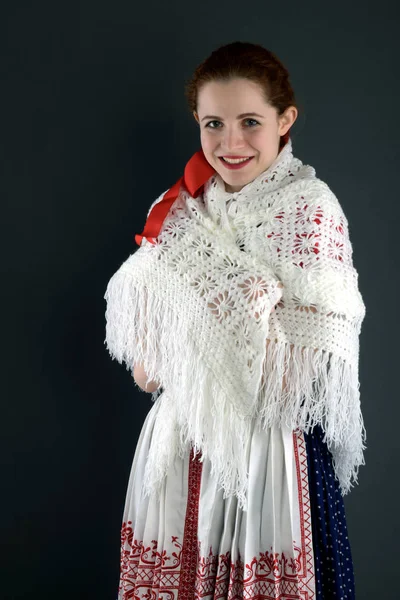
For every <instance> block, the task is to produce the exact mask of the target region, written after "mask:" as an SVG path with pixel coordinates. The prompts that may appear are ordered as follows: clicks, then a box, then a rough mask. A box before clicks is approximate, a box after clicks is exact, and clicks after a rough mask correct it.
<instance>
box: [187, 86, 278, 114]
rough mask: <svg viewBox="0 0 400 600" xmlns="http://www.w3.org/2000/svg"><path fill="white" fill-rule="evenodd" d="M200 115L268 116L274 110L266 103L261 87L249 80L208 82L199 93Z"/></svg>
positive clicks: (198, 105) (198, 106)
mask: <svg viewBox="0 0 400 600" xmlns="http://www.w3.org/2000/svg"><path fill="white" fill-rule="evenodd" d="M197 108H198V113H199V115H200V113H202V114H206V113H207V114H208V113H209V112H212V113H213V114H218V115H220V116H223V115H225V116H226V117H230V116H232V117H235V116H236V115H238V114H239V113H243V112H260V111H263V113H262V114H267V113H268V111H270V110H273V108H272V107H271V106H270V105H269V104H268V103H267V102H266V100H265V98H264V95H263V90H262V88H261V86H260V85H259V84H258V83H256V82H255V81H249V80H248V79H232V80H229V81H208V82H207V83H206V84H204V85H203V86H202V87H201V88H200V90H199V93H198V98H197Z"/></svg>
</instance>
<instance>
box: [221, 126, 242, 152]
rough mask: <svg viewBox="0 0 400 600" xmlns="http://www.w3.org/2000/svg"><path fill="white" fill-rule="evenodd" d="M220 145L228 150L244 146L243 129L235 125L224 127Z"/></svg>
mask: <svg viewBox="0 0 400 600" xmlns="http://www.w3.org/2000/svg"><path fill="white" fill-rule="evenodd" d="M221 146H222V147H223V148H224V149H225V151H226V152H227V153H228V152H231V151H232V152H234V151H235V150H238V149H240V148H243V147H244V138H243V131H241V130H240V129H239V128H237V127H225V131H224V133H223V139H222V142H221Z"/></svg>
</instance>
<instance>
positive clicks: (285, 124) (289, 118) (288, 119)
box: [279, 106, 299, 135]
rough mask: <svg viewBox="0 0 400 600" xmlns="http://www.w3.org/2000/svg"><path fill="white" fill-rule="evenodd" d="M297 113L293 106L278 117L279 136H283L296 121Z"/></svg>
mask: <svg viewBox="0 0 400 600" xmlns="http://www.w3.org/2000/svg"><path fill="white" fill-rule="evenodd" d="M298 114H299V111H298V110H297V108H296V107H295V106H289V107H288V108H287V109H286V110H285V112H284V113H283V115H281V116H280V117H279V135H285V133H287V132H288V131H289V129H290V128H291V127H292V125H293V123H294V122H295V120H296V119H297V116H298Z"/></svg>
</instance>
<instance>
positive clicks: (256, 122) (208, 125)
mask: <svg viewBox="0 0 400 600" xmlns="http://www.w3.org/2000/svg"><path fill="white" fill-rule="evenodd" d="M245 121H253V123H255V124H256V125H260V123H259V122H258V121H256V120H255V119H245ZM211 123H221V121H216V120H215V121H209V122H208V123H207V125H206V127H208V128H209V129H220V127H210V125H211ZM252 127H255V125H251V126H250V128H252Z"/></svg>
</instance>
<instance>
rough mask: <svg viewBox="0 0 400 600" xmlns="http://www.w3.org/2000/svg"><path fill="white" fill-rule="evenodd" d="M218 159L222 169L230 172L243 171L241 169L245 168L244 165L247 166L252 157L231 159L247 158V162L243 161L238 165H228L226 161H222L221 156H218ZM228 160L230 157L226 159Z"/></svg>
mask: <svg viewBox="0 0 400 600" xmlns="http://www.w3.org/2000/svg"><path fill="white" fill-rule="evenodd" d="M218 158H219V160H220V161H221V163H222V164H223V165H224V167H225V168H226V169H229V170H230V171H232V170H237V169H243V167H245V166H246V165H248V164H249V163H250V162H251V161H252V160H253V158H254V156H249V157H246V156H235V157H232V158H248V160H243V161H242V162H240V163H228V162H227V161H225V160H224V158H223V157H222V156H219V157H218ZM228 158H230V157H228Z"/></svg>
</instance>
